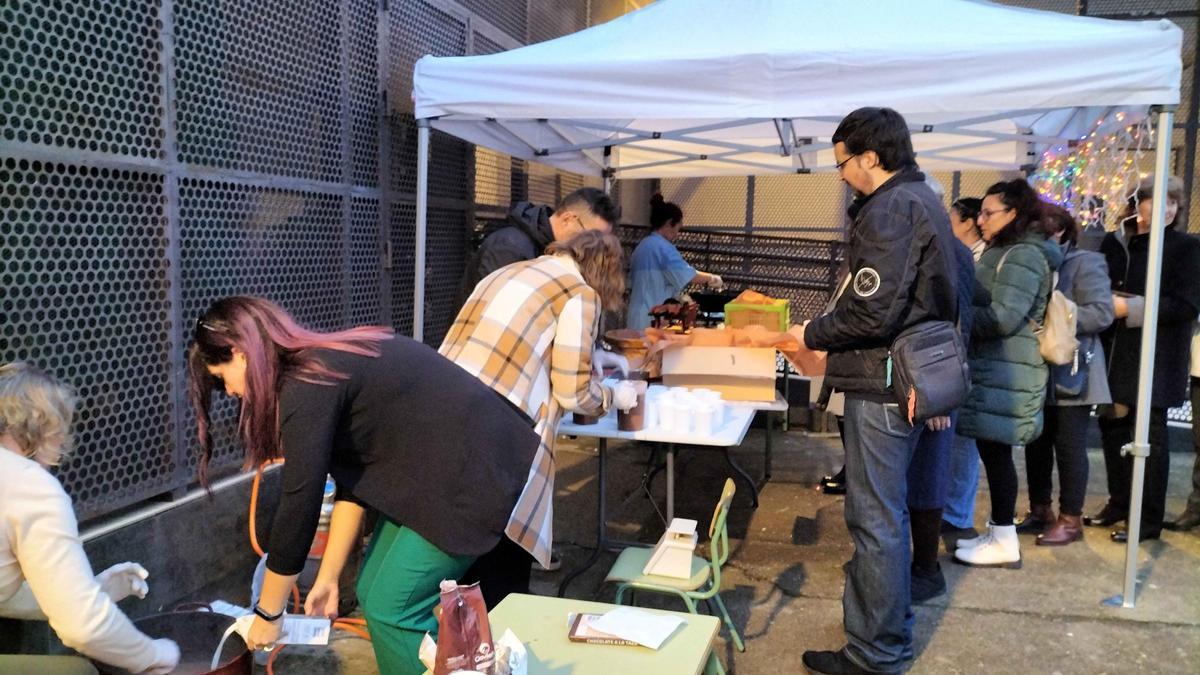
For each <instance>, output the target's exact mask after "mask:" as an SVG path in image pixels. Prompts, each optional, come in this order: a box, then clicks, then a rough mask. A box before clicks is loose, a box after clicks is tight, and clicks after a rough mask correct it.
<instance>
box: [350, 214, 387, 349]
mask: <svg viewBox="0 0 1200 675" xmlns="http://www.w3.org/2000/svg"><path fill="white" fill-rule="evenodd" d="M382 260H383V240H382V238H381V237H380V232H379V202H378V201H377V200H374V199H362V198H354V199H352V200H351V202H350V307H349V322H348V323H349V324H350V325H353V326H361V325H365V324H379V323H381V322H382V321H383V307H382V298H381V297H380V287H381V284H382V282H383V268H382V265H381V261H382Z"/></svg>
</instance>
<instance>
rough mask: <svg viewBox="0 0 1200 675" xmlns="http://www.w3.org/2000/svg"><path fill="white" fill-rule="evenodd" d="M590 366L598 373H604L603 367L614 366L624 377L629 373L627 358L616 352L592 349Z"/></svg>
mask: <svg viewBox="0 0 1200 675" xmlns="http://www.w3.org/2000/svg"><path fill="white" fill-rule="evenodd" d="M592 368H593V369H594V370H595V371H596V372H597V373H600V374H604V369H605V368H616V369H617V370H619V371H621V376H622V377H625V376H628V375H629V359H627V358H625V357H624V356H621V355H620V354H617V353H616V352H608V351H604V350H603V349H593V350H592Z"/></svg>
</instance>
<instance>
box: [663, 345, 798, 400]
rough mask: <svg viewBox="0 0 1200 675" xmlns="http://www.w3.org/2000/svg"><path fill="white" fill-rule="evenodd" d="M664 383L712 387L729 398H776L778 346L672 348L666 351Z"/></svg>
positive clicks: (692, 386) (670, 385) (675, 385)
mask: <svg viewBox="0 0 1200 675" xmlns="http://www.w3.org/2000/svg"><path fill="white" fill-rule="evenodd" d="M663 384H665V385H667V386H668V387H690V388H692V389H695V388H699V387H703V388H705V389H713V390H716V391H719V392H721V395H722V396H724V397H725V399H726V400H728V401H774V400H775V349H774V348H771V347H765V348H764V347H692V346H687V347H670V348H668V349H667V350H666V351H664V352H663Z"/></svg>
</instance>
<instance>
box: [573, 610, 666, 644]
mask: <svg viewBox="0 0 1200 675" xmlns="http://www.w3.org/2000/svg"><path fill="white" fill-rule="evenodd" d="M684 623H686V621H684V620H683V619H682V618H680V617H677V616H667V615H663V614H652V613H650V612H647V611H644V610H640V609H635V608H633V607H618V608H617V609H614V610H612V611H611V612H608V613H606V614H605V615H604V616H602V617H600V618H599V619H597V620H595V621H593V622H592V628H594V629H596V630H598V631H601V632H604V633H608V634H609V635H614V636H616V637H619V638H622V639H625V640H632V641H633V642H636V643H638V644H640V645H642V646H644V647H649V648H651V649H658V648H659V647H661V646H662V644H663V643H664V642H666V641H667V638H669V637H671V634H672V633H674V632H675V631H676V630H678V629H679V627H680V626H682V625H683V624H684Z"/></svg>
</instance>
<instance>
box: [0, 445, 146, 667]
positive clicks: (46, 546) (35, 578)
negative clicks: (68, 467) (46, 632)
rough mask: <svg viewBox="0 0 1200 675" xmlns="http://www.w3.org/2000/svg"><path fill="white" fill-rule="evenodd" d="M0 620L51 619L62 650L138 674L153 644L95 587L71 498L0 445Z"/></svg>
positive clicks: (33, 464) (40, 470)
mask: <svg viewBox="0 0 1200 675" xmlns="http://www.w3.org/2000/svg"><path fill="white" fill-rule="evenodd" d="M0 616H3V617H9V618H14V619H29V620H49V622H50V627H51V628H53V629H54V632H55V633H57V634H58V638H59V639H60V640H62V642H63V644H65V645H66V646H68V647H70V648H72V649H74V650H76V651H78V652H80V653H82V654H85V655H87V656H90V657H91V658H94V659H96V660H98V661H103V662H104V663H108V664H112V665H114V666H119V667H121V668H125V669H127V670H129V671H132V672H135V673H139V672H141V671H143V670H146V669H147V668H149V667H150V666H151V665H153V663H154V647H153V642H152V641H151V639H150V638H149V637H147V636H146V635H144V634H142V633H141V632H140V631H139V630H138V629H137V628H135V627H134V625H133V623H132V622H130V620H129V619H128V618H127V617H126V616H125V614H124V613H122V612H121V610H120V609H118V608H117V605H116V603H114V602H113V601H112V600H111V599H110V598H109V597H108V595H106V594H105V593H104V591H102V590H101V589H100V584H99V583H97V582H96V579H95V576H94V575H93V574H92V567H91V565H90V564H88V560H87V556H86V555H85V554H84V552H83V542H82V541H81V540H80V539H79V527H78V525H77V524H76V522H75V513H74V511H72V509H71V500H70V498H68V497H67V493H66V492H64V491H63V489H62V485H60V484H59V482H58V480H57V479H55V478H54V476H52V475H50V473H49V472H48V471H46V470H45V469H43V468H42V467H41V466H40V465H38V464H37V463H36V462H34V461H32V460H29V459H26V458H25V457H22V456H21V455H19V454H17V453H16V452H14V451H12V450H9V449H8V448H6V447H4V446H0Z"/></svg>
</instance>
